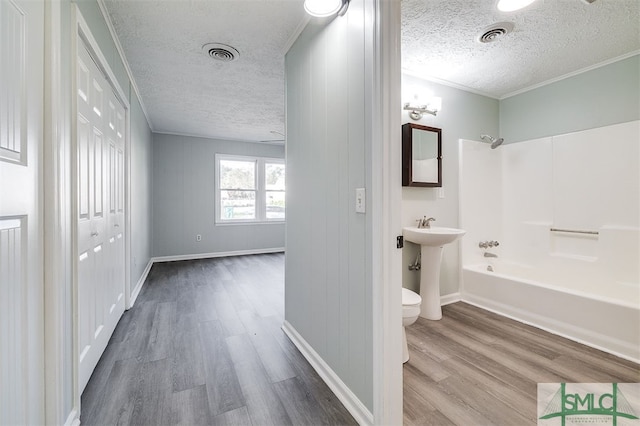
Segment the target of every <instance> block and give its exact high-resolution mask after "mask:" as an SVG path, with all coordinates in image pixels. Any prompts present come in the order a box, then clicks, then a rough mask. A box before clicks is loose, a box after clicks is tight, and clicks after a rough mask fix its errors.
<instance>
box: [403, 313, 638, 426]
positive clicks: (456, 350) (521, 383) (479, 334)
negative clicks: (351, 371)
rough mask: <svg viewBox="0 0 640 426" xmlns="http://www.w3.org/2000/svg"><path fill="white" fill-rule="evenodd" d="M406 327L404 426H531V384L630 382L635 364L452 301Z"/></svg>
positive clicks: (534, 404)
mask: <svg viewBox="0 0 640 426" xmlns="http://www.w3.org/2000/svg"><path fill="white" fill-rule="evenodd" d="M442 310H443V312H442V320H440V321H429V320H426V319H423V318H419V319H418V321H417V322H416V323H415V324H414V325H412V326H409V327H407V341H408V343H409V356H410V359H409V361H408V362H407V363H406V364H405V365H404V424H405V425H438V426H445V425H460V426H470V425H504V426H511V425H518V426H524V425H535V424H536V423H537V421H536V416H537V414H536V412H537V402H536V400H537V383H561V382H565V383H613V382H615V383H637V382H640V366H639V365H638V364H635V363H633V362H630V361H626V360H623V359H621V358H618V357H615V356H613V355H610V354H607V353H604V352H601V351H598V350H596V349H592V348H589V347H587V346H584V345H581V344H579V343H576V342H573V341H571V340H568V339H565V338H562V337H559V336H556V335H553V334H550V333H547V332H545V331H542V330H539V329H537V328H534V327H531V326H528V325H525V324H522V323H519V322H517V321H514V320H511V319H508V318H505V317H501V316H499V315H496V314H493V313H491V312H488V311H485V310H482V309H479V308H476V307H474V306H471V305H468V304H466V303H462V302H458V303H454V304H452V305H448V306H444V307H443V308H442Z"/></svg>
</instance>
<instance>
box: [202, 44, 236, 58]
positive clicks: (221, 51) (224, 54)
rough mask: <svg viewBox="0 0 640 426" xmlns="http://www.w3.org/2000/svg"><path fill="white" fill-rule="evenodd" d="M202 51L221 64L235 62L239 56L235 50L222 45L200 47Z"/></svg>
mask: <svg viewBox="0 0 640 426" xmlns="http://www.w3.org/2000/svg"><path fill="white" fill-rule="evenodd" d="M202 50H204V51H205V52H206V53H207V55H209V56H210V57H212V58H213V59H215V60H217V61H222V62H231V61H235V60H236V59H238V57H239V56H240V52H238V50H237V49H235V48H233V47H231V46H229V45H226V44H222V43H207V44H205V45H204V46H202Z"/></svg>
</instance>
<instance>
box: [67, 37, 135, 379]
mask: <svg viewBox="0 0 640 426" xmlns="http://www.w3.org/2000/svg"><path fill="white" fill-rule="evenodd" d="M77 79H78V81H77V109H78V111H77V126H78V129H77V168H76V170H77V197H78V217H77V220H78V241H77V245H78V252H77V253H78V261H77V265H78V314H79V321H78V334H79V336H78V338H79V346H78V349H79V360H80V367H79V375H80V377H79V380H80V390H81V391H82V390H84V387H85V386H86V383H87V381H88V380H89V377H90V376H91V373H92V372H93V369H94V368H95V366H96V364H97V363H98V360H99V359H100V356H101V355H102V352H103V351H104V349H105V347H106V346H107V343H108V341H109V338H110V337H111V334H112V333H113V330H114V329H115V326H116V324H117V323H118V320H119V319H120V316H121V315H122V313H123V312H124V286H125V282H124V276H125V275H124V245H123V246H122V250H120V249H119V245H118V244H117V242H118V238H117V235H115V233H114V229H116V230H118V231H117V233H118V234H122V232H123V230H124V227H123V226H122V223H120V222H118V221H117V220H116V219H114V215H115V216H117V206H116V207H114V206H113V205H114V204H116V203H117V196H118V195H117V191H118V190H119V188H118V178H119V176H118V170H117V161H118V160H117V153H118V150H119V145H118V143H119V141H118V138H117V132H116V129H117V117H118V111H120V110H121V111H122V114H123V117H124V107H123V106H122V104H121V103H120V102H119V101H118V100H117V98H116V96H115V95H114V93H113V90H112V88H111V86H110V85H109V83H108V81H107V80H106V78H105V77H104V76H103V74H102V73H101V71H100V70H99V68H98V66H97V65H96V63H95V62H94V60H93V58H92V57H91V55H90V54H89V52H88V50H87V48H86V47H85V45H84V44H82V43H81V44H80V46H79V47H78V58H77ZM121 143H122V146H123V147H124V132H123V139H122V142H121ZM114 169H116V170H115V171H114ZM123 215H124V210H123ZM121 270H122V271H121Z"/></svg>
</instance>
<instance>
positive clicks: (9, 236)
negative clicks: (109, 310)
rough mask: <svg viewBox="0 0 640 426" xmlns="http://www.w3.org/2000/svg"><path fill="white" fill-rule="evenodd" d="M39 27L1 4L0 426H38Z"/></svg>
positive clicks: (20, 1)
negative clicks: (36, 425)
mask: <svg viewBox="0 0 640 426" xmlns="http://www.w3.org/2000/svg"><path fill="white" fill-rule="evenodd" d="M43 28H44V2H43V1H39V0H0V425H35V424H44V299H43V297H44V296H43V295H44V284H43V274H42V270H43V232H44V231H43V226H42V223H43V218H42V169H43V164H42V156H43V142H42V141H43V130H42V129H43V94H44V88H43V81H44V78H43V73H44V64H43V57H44V56H43V47H44V32H43Z"/></svg>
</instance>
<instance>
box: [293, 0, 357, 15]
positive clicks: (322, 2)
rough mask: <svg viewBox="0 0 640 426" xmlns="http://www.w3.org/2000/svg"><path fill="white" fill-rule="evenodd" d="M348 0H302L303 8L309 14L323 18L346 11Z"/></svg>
mask: <svg viewBox="0 0 640 426" xmlns="http://www.w3.org/2000/svg"><path fill="white" fill-rule="evenodd" d="M348 7H349V0H304V10H305V11H306V12H307V13H308V14H309V15H311V16H315V17H318V18H325V17H327V16H333V15H335V14H338V15H340V16H342V15H344V14H345V13H346V12H347V8H348Z"/></svg>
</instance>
